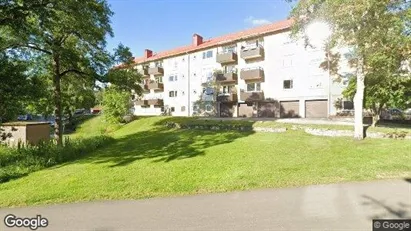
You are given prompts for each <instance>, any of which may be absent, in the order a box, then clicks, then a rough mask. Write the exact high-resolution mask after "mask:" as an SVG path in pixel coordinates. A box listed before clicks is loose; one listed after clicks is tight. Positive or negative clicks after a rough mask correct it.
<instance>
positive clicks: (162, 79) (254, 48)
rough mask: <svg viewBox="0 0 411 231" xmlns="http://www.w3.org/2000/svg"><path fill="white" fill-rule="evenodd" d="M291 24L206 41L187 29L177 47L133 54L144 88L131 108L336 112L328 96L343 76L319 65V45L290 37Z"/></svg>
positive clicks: (246, 113) (235, 113)
mask: <svg viewBox="0 0 411 231" xmlns="http://www.w3.org/2000/svg"><path fill="white" fill-rule="evenodd" d="M291 24H292V20H284V21H280V22H276V23H273V24H270V25H264V26H260V27H255V28H252V29H248V30H245V31H240V32H237V33H232V34H228V35H224V36H220V37H217V38H212V39H209V40H204V39H203V38H202V37H201V36H200V35H198V34H194V35H193V37H192V44H190V45H187V46H184V47H179V48H175V49H172V50H168V51H163V52H158V53H153V51H151V50H148V49H146V50H145V52H144V56H143V57H138V58H135V64H136V65H135V67H134V68H135V70H137V71H139V72H140V73H141V74H142V75H143V76H144V82H143V84H142V87H143V89H144V92H143V95H142V96H141V97H137V98H136V100H135V106H134V113H135V114H136V115H160V114H161V113H163V112H164V111H165V110H167V111H170V112H171V114H172V115H173V116H193V115H199V114H201V113H202V112H210V113H216V115H217V116H221V117H307V118H321V117H328V116H330V115H334V114H336V112H337V111H338V109H339V108H338V107H337V108H336V106H335V102H336V101H337V100H339V99H340V98H342V96H341V93H342V90H343V89H344V87H346V85H347V83H348V81H346V80H344V79H339V81H335V80H334V78H332V77H331V78H330V75H329V73H328V71H327V70H324V69H323V68H321V67H320V64H321V63H323V62H324V61H326V53H325V51H324V50H323V49H321V48H312V47H306V46H305V44H304V41H302V40H294V39H291V37H290V27H291ZM344 65H345V64H344V62H342V66H344ZM345 66H347V65H345ZM342 70H343V71H349V70H348V69H347V68H346V69H345V70H344V68H342ZM211 81H213V82H214V83H213V84H210V82H211ZM210 86H213V87H210ZM199 101H200V102H202V103H201V105H199V104H198V102H199Z"/></svg>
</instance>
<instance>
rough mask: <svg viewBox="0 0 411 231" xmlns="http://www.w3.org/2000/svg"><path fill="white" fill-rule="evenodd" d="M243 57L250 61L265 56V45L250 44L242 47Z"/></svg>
mask: <svg viewBox="0 0 411 231" xmlns="http://www.w3.org/2000/svg"><path fill="white" fill-rule="evenodd" d="M241 58H242V59H244V60H246V61H248V60H253V59H262V58H264V47H262V46H250V47H245V48H243V49H241Z"/></svg>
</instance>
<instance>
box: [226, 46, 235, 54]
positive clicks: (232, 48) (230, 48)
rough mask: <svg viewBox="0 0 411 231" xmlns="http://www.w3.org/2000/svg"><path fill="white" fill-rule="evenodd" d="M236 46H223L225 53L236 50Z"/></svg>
mask: <svg viewBox="0 0 411 231" xmlns="http://www.w3.org/2000/svg"><path fill="white" fill-rule="evenodd" d="M235 48H236V47H235V46H227V47H223V53H229V52H236V49H235Z"/></svg>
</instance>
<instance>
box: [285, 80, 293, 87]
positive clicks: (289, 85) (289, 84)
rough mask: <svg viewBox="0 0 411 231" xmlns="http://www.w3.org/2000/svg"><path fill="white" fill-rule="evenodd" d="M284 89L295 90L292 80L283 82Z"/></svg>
mask: <svg viewBox="0 0 411 231" xmlns="http://www.w3.org/2000/svg"><path fill="white" fill-rule="evenodd" d="M283 88H284V89H292V88H293V81H292V80H284V81H283Z"/></svg>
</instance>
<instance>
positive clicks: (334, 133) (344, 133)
mask: <svg viewBox="0 0 411 231" xmlns="http://www.w3.org/2000/svg"><path fill="white" fill-rule="evenodd" d="M165 126H167V127H169V128H177V129H199V130H212V131H221V130H222V131H224V130H225V131H255V132H269V133H282V132H286V131H287V130H288V129H287V128H264V127H251V126H242V125H231V124H224V125H216V124H207V125H200V124H179V123H167V124H165ZM291 130H303V131H304V132H306V133H308V134H310V135H314V136H328V137H352V136H354V132H353V131H349V130H332V129H320V128H309V127H307V126H298V125H293V126H292V127H291ZM367 138H385V139H396V138H398V139H411V135H406V136H405V137H392V135H390V134H385V133H381V132H367Z"/></svg>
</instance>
